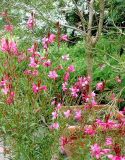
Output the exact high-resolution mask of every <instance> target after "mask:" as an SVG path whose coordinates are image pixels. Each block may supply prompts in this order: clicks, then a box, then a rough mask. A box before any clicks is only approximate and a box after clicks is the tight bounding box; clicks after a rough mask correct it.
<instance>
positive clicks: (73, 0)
mask: <svg viewBox="0 0 125 160" xmlns="http://www.w3.org/2000/svg"><path fill="white" fill-rule="evenodd" d="M72 2H73V3H74V5H75V7H76V9H77V11H78V14H79V17H80V20H81V22H82V27H83V30H84V32H86V28H85V23H86V20H85V18H84V16H83V13H81V11H80V10H79V8H78V6H77V3H76V1H75V0H72Z"/></svg>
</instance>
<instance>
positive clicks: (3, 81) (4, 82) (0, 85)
mask: <svg viewBox="0 0 125 160" xmlns="http://www.w3.org/2000/svg"><path fill="white" fill-rule="evenodd" d="M6 82H7V80H4V79H3V80H2V81H1V82H0V87H4V86H5V85H6Z"/></svg>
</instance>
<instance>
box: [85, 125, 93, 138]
mask: <svg viewBox="0 0 125 160" xmlns="http://www.w3.org/2000/svg"><path fill="white" fill-rule="evenodd" d="M84 132H85V133H86V134H88V135H91V136H94V135H95V134H96V130H95V129H93V126H92V125H88V126H85V128H84Z"/></svg>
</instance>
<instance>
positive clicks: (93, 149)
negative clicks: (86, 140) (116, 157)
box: [91, 143, 110, 159]
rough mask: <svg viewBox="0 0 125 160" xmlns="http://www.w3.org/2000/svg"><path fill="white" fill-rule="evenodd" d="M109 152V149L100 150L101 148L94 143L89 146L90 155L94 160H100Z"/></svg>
mask: <svg viewBox="0 0 125 160" xmlns="http://www.w3.org/2000/svg"><path fill="white" fill-rule="evenodd" d="M109 152H110V149H101V147H100V146H99V145H98V144H97V143H96V144H94V145H92V146H91V155H92V156H93V157H95V158H96V159H100V158H101V157H102V156H103V155H105V154H107V153H109Z"/></svg>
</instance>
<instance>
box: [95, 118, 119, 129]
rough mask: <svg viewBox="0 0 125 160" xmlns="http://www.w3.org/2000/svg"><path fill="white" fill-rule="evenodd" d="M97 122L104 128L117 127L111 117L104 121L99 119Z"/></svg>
mask: <svg viewBox="0 0 125 160" xmlns="http://www.w3.org/2000/svg"><path fill="white" fill-rule="evenodd" d="M96 124H98V125H99V126H100V127H102V128H103V130H108V129H112V128H116V127H117V125H116V123H115V122H114V121H112V120H110V119H108V120H107V121H106V122H103V121H102V120H100V119H97V120H96Z"/></svg>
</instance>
